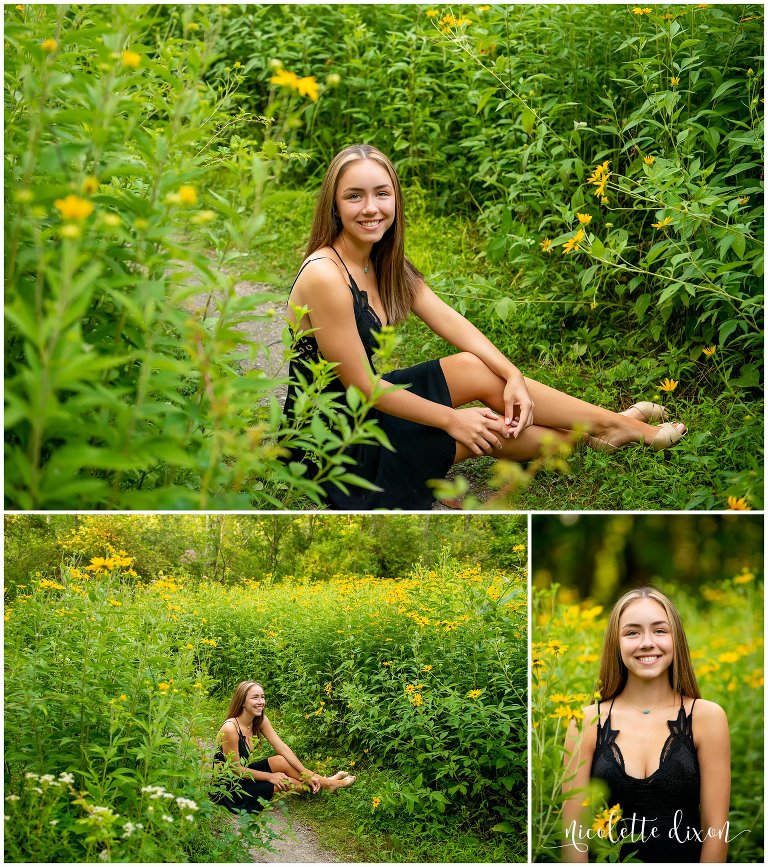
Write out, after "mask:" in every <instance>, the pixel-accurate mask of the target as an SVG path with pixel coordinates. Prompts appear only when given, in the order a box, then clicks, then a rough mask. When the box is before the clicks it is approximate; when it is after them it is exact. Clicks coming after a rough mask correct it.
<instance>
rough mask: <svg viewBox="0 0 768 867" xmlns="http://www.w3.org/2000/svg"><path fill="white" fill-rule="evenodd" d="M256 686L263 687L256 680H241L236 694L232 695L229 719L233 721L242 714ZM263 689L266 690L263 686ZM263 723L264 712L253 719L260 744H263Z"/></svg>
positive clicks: (228, 711) (254, 729)
mask: <svg viewBox="0 0 768 867" xmlns="http://www.w3.org/2000/svg"><path fill="white" fill-rule="evenodd" d="M254 686H261V684H260V683H259V682H258V681H255V680H241V681H240V683H238V685H237V686H236V687H235V691H234V693H233V694H232V700H231V701H230V702H229V709H228V710H227V719H232V718H233V717H236V716H238V715H239V714H240V713H242V710H243V708H244V707H245V700H246V698H248V693H249V692H250V690H251V689H252V688H253V687H254ZM261 688H262V689H264V687H263V686H262V687H261ZM263 722H264V711H262V712H261V714H260V715H259V716H255V717H254V718H253V733H254V734H255V735H258V738H259V742H261V724H262V723H263Z"/></svg>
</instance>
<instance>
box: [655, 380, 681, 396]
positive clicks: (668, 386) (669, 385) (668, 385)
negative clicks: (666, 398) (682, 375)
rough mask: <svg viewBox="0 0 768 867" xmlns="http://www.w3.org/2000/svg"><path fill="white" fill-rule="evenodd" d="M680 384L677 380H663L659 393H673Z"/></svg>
mask: <svg viewBox="0 0 768 867" xmlns="http://www.w3.org/2000/svg"><path fill="white" fill-rule="evenodd" d="M678 384H679V383H678V381H677V380H676V379H663V380H662V381H661V383H660V385H659V391H666V392H668V393H669V392H672V391H674V390H675V389H676V388H677V386H678Z"/></svg>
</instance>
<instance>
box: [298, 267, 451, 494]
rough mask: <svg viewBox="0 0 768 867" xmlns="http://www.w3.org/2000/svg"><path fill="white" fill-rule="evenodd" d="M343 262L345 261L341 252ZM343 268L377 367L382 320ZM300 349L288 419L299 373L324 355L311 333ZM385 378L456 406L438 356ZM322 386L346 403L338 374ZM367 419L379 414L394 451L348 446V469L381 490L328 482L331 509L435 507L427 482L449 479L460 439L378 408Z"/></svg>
mask: <svg viewBox="0 0 768 867" xmlns="http://www.w3.org/2000/svg"><path fill="white" fill-rule="evenodd" d="M316 258H330V257H327V256H320V257H316ZM313 261H315V260H314V259H310V260H309V261H308V262H305V263H304V265H303V266H302V268H301V270H300V271H299V273H298V274H297V275H296V280H298V278H299V275H300V274H301V272H302V271H303V270H304V268H305V267H306V266H307V265H308V264H309V262H313ZM339 261H341V264H342V265H344V262H343V260H341V257H339ZM344 268H345V270H346V272H347V274H348V275H349V291H350V292H351V293H352V304H353V307H354V313H355V323H356V325H357V332H358V334H359V335H360V340H361V341H362V343H363V346H364V347H365V353H366V355H367V356H368V361H369V362H370V364H371V367H372V368H373V361H372V359H373V353H374V352H375V350H376V345H377V344H376V337H375V335H376V334H378V332H379V331H380V330H381V327H382V324H381V320H380V319H379V317H378V316H377V315H376V312H375V311H374V310H373V309H372V308H371V306H370V304H369V303H368V293H367V292H364V291H363V290H361V289H359V288H358V286H357V283H355V279H354V277H353V276H352V275H351V274H350V273H349V269H348V268H347V266H346V265H344ZM296 280H294V284H295V283H296ZM296 348H297V351H298V353H299V357H298V358H297V359H296V360H294V361H292V362H291V365H290V368H289V371H288V374H289V376H290V378H291V384H290V385H289V387H288V393H287V395H286V398H285V414H286V416H288V418H289V419H290V418H292V415H293V405H294V402H295V399H296V385H295V383H296V374H297V373H301V375H302V376H304V377H305V378H306V379H307V380H308V381H311V379H312V371H311V368H310V367H309V366H308V365H311V364H312V363H313V362H316V361H317V360H318V358H319V357H320V353H319V349H318V346H317V341H316V340H315V339H314V337H313V336H311V335H305V336H304V337H302V338H301V339H300V341H299V343H298V345H297V347H296ZM384 379H385V380H386V381H387V382H389V383H392V384H396V385H407V386H408V391H411V392H413V393H414V394H417V395H419V396H420V397H424V398H426V399H427V400H431V401H434V402H435V403H441V404H443V405H444V406H451V405H452V404H451V395H450V392H449V391H448V383H447V382H446V381H445V375H444V374H443V369H442V367H441V366H440V362H439V361H424V362H422V363H421V364H416V365H414V366H412V367H406V368H403V369H401V370H393V371H391V372H389V373H386V374H385V375H384ZM323 391H324V393H329V394H330V393H336V394H340V395H341V398H340V400H341V402H342V403H343V404H344V405H346V404H345V400H344V386H343V385H342V384H341V382H340V381H339V380H338V379H337V378H334V379H333V380H332V381H331V382H330V383H329V384H328V385H327V386H326V387H325V388H324V389H323ZM340 411H341V410H340ZM368 418H375V419H376V421H377V422H378V424H379V427H381V429H382V430H383V431H384V432H385V433H386V435H387V437H388V438H389V442H390V443H391V445H392V446H393V448H394V449H395V451H394V452H391V451H389V449H386V448H384V447H383V446H379V445H358V446H354V447H352V448H351V449H350V450H349V454H350V456H351V457H353V458H354V460H355V464H356V465H355V466H350V467H349V469H350V471H351V472H353V473H355V475H358V476H361V477H362V478H364V479H366V480H367V481H369V482H372V483H373V484H374V485H376V486H377V487H379V488H381V490H380V491H368V490H365V489H363V488H359V487H355V486H351V485H350V486H348V487H349V494H345V493H344V492H343V491H342V490H341V489H340V488H338V487H336V485H334V484H332V483H328V484H327V485H325V486H324V488H323V490H324V495H325V500H326V503H327V505H328V506H329V507H330V508H332V509H342V510H350V511H355V510H365V511H367V510H370V509H409V510H415V509H431V508H432V504H433V503H434V500H435V498H434V496H433V494H432V492H431V491H430V489H429V488H428V486H427V484H426V482H427V480H428V479H443V478H445V475H446V473H447V472H448V470H449V468H450V467H451V465H452V464H453V461H454V458H455V455H456V442H455V440H454V439H453V437H451V436H450V434H448V433H446V432H445V431H444V430H442V429H441V428H437V427H430V426H429V425H424V424H418V423H417V422H412V421H407V420H406V419H402V418H398V417H397V416H394V415H388V414H387V413H383V412H381V411H380V410H377V409H375V408H374V409H372V410H371V411H370V412H369V414H368ZM291 459H292V460H294V461H298V462H299V463H303V464H305V465H306V466H307V468H308V469H307V472H308V475H309V477H310V478H311V477H312V474H313V473H314V471H315V464H313V463H312V460H311V457H310V456H309V455H307V454H306V453H304V452H293V453H292V455H291Z"/></svg>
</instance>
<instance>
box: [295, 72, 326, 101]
mask: <svg viewBox="0 0 768 867" xmlns="http://www.w3.org/2000/svg"><path fill="white" fill-rule="evenodd" d="M296 90H298V91H299V93H300V94H301V95H302V96H308V97H309V98H310V99H311V100H312V102H317V100H318V97H319V96H320V94H319V91H318V89H317V79H316V78H315V76H314V75H307V76H305V77H304V78H300V79H299V80H298V81H297V82H296Z"/></svg>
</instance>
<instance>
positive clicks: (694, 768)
mask: <svg viewBox="0 0 768 867" xmlns="http://www.w3.org/2000/svg"><path fill="white" fill-rule="evenodd" d="M695 704H696V701H695V700H694V702H693V705H691V710H690V711H689V712H688V713H687V714H686V712H685V707H684V705H683V702H682V698H681V701H680V710H679V711H678V714H677V718H676V719H673V720H667V725H668V726H669V735H668V737H667V740H666V741H665V742H664V746H663V747H662V750H661V755H660V757H659V767H658V768H657V769H656V770H655V771H654V772H653V773H652V774H650V775H649V776H647V777H632V776H630V775H629V774H628V773H627V772H626V770H625V767H624V756H623V755H622V753H621V748H620V747H619V745H618V744H617V743H616V737H617V736H618V735H619V731H617V730H616V729H614V728H613V727H612V725H611V711H612V710H613V702H611V707H610V709H609V711H608V717H607V718H606V720H605V722H604V723H602V724H601V723H600V705H599V704H598V723H597V743H596V746H595V753H594V757H593V759H592V771H591V776H592V778H593V779H600V780H604V781H605V783H606V784H607V785H608V788H609V796H608V804H609V806H613V805H614V804H619V805H620V806H621V810H622V816H623V820H624V824H625V827H626V826H628V825H629V823H630V822H631V820H632V817H633V815H634V816H635V817H636V825H635V830H636V832H637V833H640V822H641V820H642V819H643V818H645V819H646V824H645V831H644V835H645V836H648V834H649V833H651V828H656V829H657V834H656V835H655V836H653V837H652V838H651V839H649V840H647V841H644V842H640V843H625V844H624V847H623V851H626V852H630V851H637V853H638V854H637V856H636V857H639V858H641V860H643V861H644V862H646V863H658V862H660V861H668V862H672V863H674V862H685V861H698V860H699V856H700V854H701V842H699V841H698V840H696V839H695V835H694V834H693V832H691V833H690V834H689V833H688V829H689V828H691V829H695V831H696V832H699V833H700V828H701V818H700V810H699V798H700V784H701V779H700V774H699V760H698V756H697V753H696V747H695V745H694V742H693V708H694V706H695ZM687 836H693V837H694V839H693V840H686V837H687Z"/></svg>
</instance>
